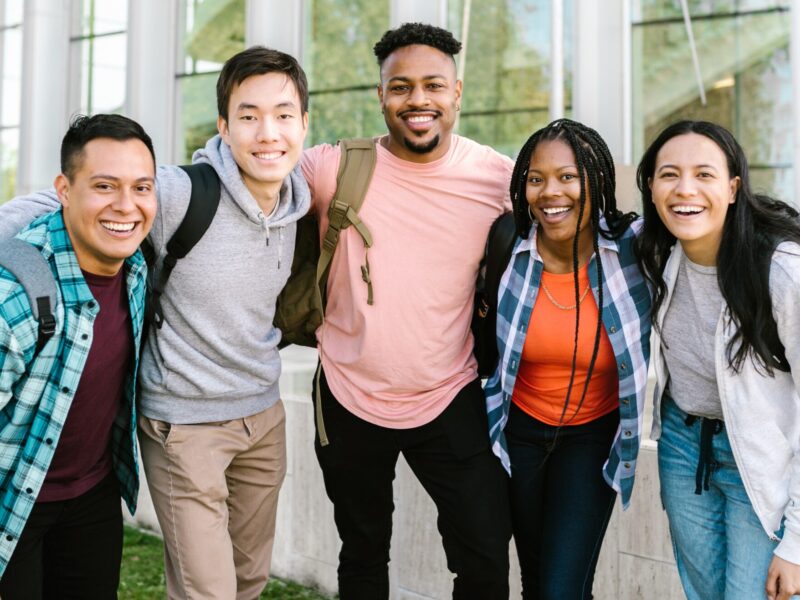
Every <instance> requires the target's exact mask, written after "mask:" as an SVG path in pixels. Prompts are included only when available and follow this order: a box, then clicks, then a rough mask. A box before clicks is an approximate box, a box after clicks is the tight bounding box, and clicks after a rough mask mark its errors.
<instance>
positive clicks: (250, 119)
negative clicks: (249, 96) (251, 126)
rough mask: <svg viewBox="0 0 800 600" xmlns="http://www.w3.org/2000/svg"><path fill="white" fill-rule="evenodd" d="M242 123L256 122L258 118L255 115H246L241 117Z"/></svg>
mask: <svg viewBox="0 0 800 600" xmlns="http://www.w3.org/2000/svg"><path fill="white" fill-rule="evenodd" d="M239 120H240V121H255V120H256V118H255V116H254V115H249V114H244V115H241V116H240V117H239Z"/></svg>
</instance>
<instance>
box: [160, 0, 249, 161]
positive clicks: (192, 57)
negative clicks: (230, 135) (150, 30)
mask: <svg viewBox="0 0 800 600" xmlns="http://www.w3.org/2000/svg"><path fill="white" fill-rule="evenodd" d="M244 15H245V2H244V0H184V1H183V3H182V20H183V24H184V25H183V28H182V30H183V39H182V41H181V46H180V57H179V62H178V64H179V67H178V73H177V77H178V110H179V118H178V127H179V129H178V138H179V139H178V145H177V148H178V156H177V157H176V158H177V160H178V161H179V162H182V163H186V162H189V161H190V160H191V157H192V153H193V152H194V151H195V150H197V149H198V148H202V147H203V146H205V144H206V141H207V140H208V139H209V138H211V137H213V136H214V135H215V134H216V133H217V100H216V97H217V96H216V83H217V77H218V76H219V72H220V70H221V69H222V65H223V64H224V63H225V61H226V60H228V59H229V58H230V57H231V56H233V55H234V54H236V53H237V52H241V51H242V50H244V47H245V45H244Z"/></svg>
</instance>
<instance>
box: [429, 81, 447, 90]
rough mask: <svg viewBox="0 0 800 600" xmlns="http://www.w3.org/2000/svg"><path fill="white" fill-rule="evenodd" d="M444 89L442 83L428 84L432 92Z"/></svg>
mask: <svg viewBox="0 0 800 600" xmlns="http://www.w3.org/2000/svg"><path fill="white" fill-rule="evenodd" d="M443 87H444V84H442V83H436V82H433V83H429V84H428V89H430V90H440V89H442V88H443Z"/></svg>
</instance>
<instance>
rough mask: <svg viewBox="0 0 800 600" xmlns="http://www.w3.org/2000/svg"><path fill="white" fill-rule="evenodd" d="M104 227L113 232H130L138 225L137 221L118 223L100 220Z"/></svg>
mask: <svg viewBox="0 0 800 600" xmlns="http://www.w3.org/2000/svg"><path fill="white" fill-rule="evenodd" d="M100 225H102V226H103V229H107V230H108V231H111V232H113V233H130V232H131V231H133V229H134V227H136V223H118V222H116V221H100Z"/></svg>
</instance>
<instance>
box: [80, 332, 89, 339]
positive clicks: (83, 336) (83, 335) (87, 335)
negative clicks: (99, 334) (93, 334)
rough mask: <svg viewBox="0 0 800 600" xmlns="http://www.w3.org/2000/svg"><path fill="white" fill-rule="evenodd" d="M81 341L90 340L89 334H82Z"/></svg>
mask: <svg viewBox="0 0 800 600" xmlns="http://www.w3.org/2000/svg"><path fill="white" fill-rule="evenodd" d="M81 339H82V340H88V339H89V334H88V333H82V334H81Z"/></svg>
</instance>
